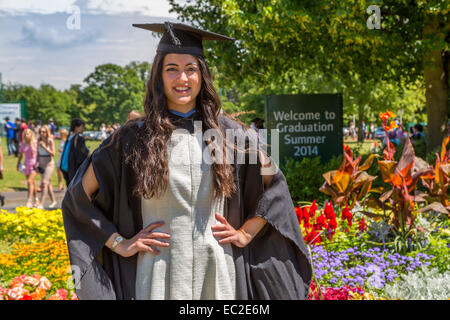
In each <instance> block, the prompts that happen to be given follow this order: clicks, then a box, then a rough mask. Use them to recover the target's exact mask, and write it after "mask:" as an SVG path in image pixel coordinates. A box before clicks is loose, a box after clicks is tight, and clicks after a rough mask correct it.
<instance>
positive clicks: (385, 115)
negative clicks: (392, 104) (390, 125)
mask: <svg viewBox="0 0 450 320" xmlns="http://www.w3.org/2000/svg"><path fill="white" fill-rule="evenodd" d="M379 117H380V118H381V120H383V121H387V120H388V119H389V118H395V117H396V114H395V113H393V112H392V111H389V110H388V111H386V112H385V113H383V112H380V114H379Z"/></svg>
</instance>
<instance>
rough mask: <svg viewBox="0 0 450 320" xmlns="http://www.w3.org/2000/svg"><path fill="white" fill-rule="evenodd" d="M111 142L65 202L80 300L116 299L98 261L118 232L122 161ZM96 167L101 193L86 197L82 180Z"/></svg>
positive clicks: (97, 152) (73, 185) (93, 158)
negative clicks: (116, 218) (116, 213)
mask: <svg viewBox="0 0 450 320" xmlns="http://www.w3.org/2000/svg"><path fill="white" fill-rule="evenodd" d="M110 140H111V138H109V139H107V140H105V141H104V142H103V144H102V145H101V146H100V147H99V148H98V149H96V150H95V151H94V153H93V154H92V155H90V156H89V157H88V158H86V159H85V161H84V162H83V163H82V165H81V166H80V168H79V169H78V171H77V173H76V174H75V176H74V178H73V180H72V182H71V183H70V185H69V186H68V188H67V192H66V194H65V196H64V199H63V201H62V206H61V208H62V214H63V220H64V228H65V232H66V239H67V246H68V249H69V257H70V263H71V268H72V273H73V279H74V281H75V289H76V293H77V296H78V297H79V298H80V299H84V298H85V299H86V298H87V299H92V298H94V297H95V298H98V299H115V293H114V289H113V285H112V282H111V279H109V277H108V276H107V274H106V272H105V271H104V270H103V268H102V266H101V265H100V264H99V262H98V261H97V259H96V258H97V256H98V255H99V253H100V251H101V250H102V249H103V247H104V244H105V242H106V241H107V240H108V238H109V237H110V236H111V235H112V234H113V233H114V232H117V228H116V226H115V224H114V223H113V221H112V206H113V201H114V198H115V197H114V190H115V187H116V186H118V185H119V177H118V173H119V172H120V168H119V166H120V161H119V159H118V158H119V157H118V153H117V152H116V151H115V149H114V147H115V146H114V144H112V145H110V146H109V147H104V148H102V146H105V145H107V144H108V143H109V142H110ZM90 163H92V166H93V169H94V172H95V176H96V178H97V181H98V185H99V189H98V191H97V193H96V194H94V195H93V196H92V201H91V200H89V198H88V196H87V195H86V193H85V191H84V188H83V185H82V177H83V175H84V173H85V172H86V169H87V168H88V166H89V164H90Z"/></svg>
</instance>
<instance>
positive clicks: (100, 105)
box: [3, 61, 150, 129]
mask: <svg viewBox="0 0 450 320" xmlns="http://www.w3.org/2000/svg"><path fill="white" fill-rule="evenodd" d="M149 70H150V64H149V63H147V62H135V61H133V62H131V63H129V64H128V65H126V66H124V67H121V66H118V65H114V64H104V65H100V66H97V67H96V68H95V70H94V71H93V72H92V73H90V74H89V75H88V76H87V77H86V78H85V79H84V85H81V84H73V85H72V86H71V87H70V88H69V89H67V90H57V89H56V88H54V87H53V86H51V85H49V84H42V85H41V86H40V87H39V88H34V87H33V86H25V85H21V84H8V85H6V86H5V88H4V92H3V94H4V100H5V101H7V102H16V101H19V100H25V101H26V103H27V113H28V119H30V120H41V121H43V123H47V121H48V119H49V118H53V120H54V121H55V123H56V124H57V125H58V126H68V125H69V124H70V121H71V119H73V118H81V119H83V120H84V121H85V122H86V127H87V129H97V128H98V127H99V126H100V124H101V123H107V124H113V123H123V122H124V121H125V119H126V117H127V115H128V113H129V112H130V111H131V110H138V111H142V109H143V107H142V105H143V98H144V94H145V86H146V81H147V77H148V72H149Z"/></svg>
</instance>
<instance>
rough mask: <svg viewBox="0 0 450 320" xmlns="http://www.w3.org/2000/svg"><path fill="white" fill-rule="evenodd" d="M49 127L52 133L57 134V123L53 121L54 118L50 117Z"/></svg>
mask: <svg viewBox="0 0 450 320" xmlns="http://www.w3.org/2000/svg"><path fill="white" fill-rule="evenodd" d="M48 127H49V129H50V131H51V133H52V136H55V131H56V125H55V123H54V122H53V119H52V118H50V119H48Z"/></svg>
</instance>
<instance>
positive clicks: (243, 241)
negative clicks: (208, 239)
mask: <svg viewBox="0 0 450 320" xmlns="http://www.w3.org/2000/svg"><path fill="white" fill-rule="evenodd" d="M216 219H217V220H218V221H219V222H220V223H221V224H216V225H213V226H212V227H211V230H212V231H213V236H214V237H216V238H220V239H218V241H219V243H220V244H225V243H232V244H234V245H235V246H236V247H239V248H244V247H245V246H247V245H248V244H249V243H250V241H252V236H251V235H250V234H248V233H247V232H245V231H244V230H242V229H239V230H236V229H235V228H233V226H232V225H230V224H229V223H228V221H227V219H225V218H224V217H223V216H221V215H220V214H217V213H216Z"/></svg>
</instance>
